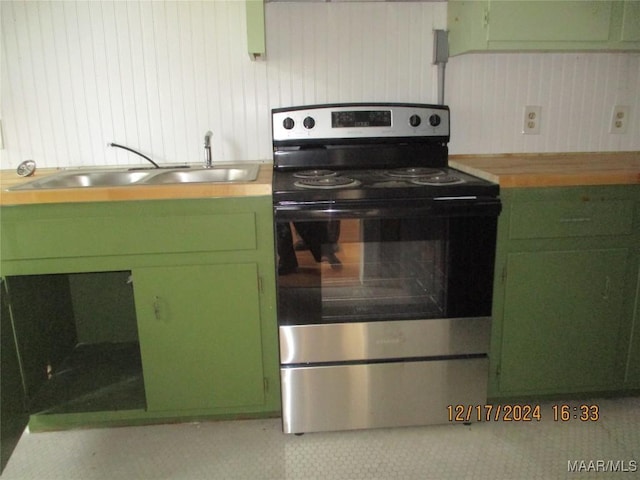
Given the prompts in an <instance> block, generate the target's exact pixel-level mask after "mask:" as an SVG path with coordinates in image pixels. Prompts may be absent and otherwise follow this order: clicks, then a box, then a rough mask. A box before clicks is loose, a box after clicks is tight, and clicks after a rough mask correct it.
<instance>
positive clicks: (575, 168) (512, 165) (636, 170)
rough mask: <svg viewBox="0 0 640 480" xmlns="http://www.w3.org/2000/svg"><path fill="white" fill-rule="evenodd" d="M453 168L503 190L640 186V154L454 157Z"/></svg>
mask: <svg viewBox="0 0 640 480" xmlns="http://www.w3.org/2000/svg"><path fill="white" fill-rule="evenodd" d="M449 166H451V167H453V168H457V169H459V170H462V171H463V172H466V173H469V174H471V175H475V176H477V177H480V178H484V179H485V180H489V181H492V182H496V183H499V184H500V186H501V187H503V188H513V187H561V186H579V185H633V184H635V185H638V184H640V152H599V153H555V154H549V153H541V154H505V155H450V156H449Z"/></svg>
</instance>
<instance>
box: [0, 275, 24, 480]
mask: <svg viewBox="0 0 640 480" xmlns="http://www.w3.org/2000/svg"><path fill="white" fill-rule="evenodd" d="M0 322H1V324H0V340H1V341H2V343H1V345H0V356H1V357H2V368H0V382H1V383H0V474H1V473H2V471H3V470H4V467H5V465H6V464H7V461H8V460H9V457H10V456H11V453H12V452H13V449H14V448H15V446H16V444H17V443H18V440H19V439H20V436H21V435H22V431H23V430H24V428H25V427H26V426H27V420H28V414H27V408H26V405H25V393H24V387H23V384H22V377H21V375H20V365H19V364H18V351H17V349H16V344H15V339H14V336H13V326H12V322H11V312H10V310H9V304H8V302H7V292H6V289H5V282H4V281H0Z"/></svg>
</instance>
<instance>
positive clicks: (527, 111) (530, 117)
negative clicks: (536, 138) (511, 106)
mask: <svg viewBox="0 0 640 480" xmlns="http://www.w3.org/2000/svg"><path fill="white" fill-rule="evenodd" d="M541 111H542V107H540V106H539V105H527V106H526V107H524V121H523V124H522V133H524V134H526V135H539V134H540V113H541Z"/></svg>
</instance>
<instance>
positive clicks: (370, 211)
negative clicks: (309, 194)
mask: <svg viewBox="0 0 640 480" xmlns="http://www.w3.org/2000/svg"><path fill="white" fill-rule="evenodd" d="M501 208H502V207H501V203H500V199H499V198H479V197H436V198H433V199H428V200H419V201H417V202H416V201H415V200H414V199H406V200H401V201H398V200H392V201H386V202H385V201H373V202H366V203H363V202H339V203H336V202H281V203H279V204H277V205H275V206H274V213H275V218H276V221H292V220H334V219H340V218H413V217H426V216H431V217H480V216H488V217H497V216H498V215H499V214H500V210H501Z"/></svg>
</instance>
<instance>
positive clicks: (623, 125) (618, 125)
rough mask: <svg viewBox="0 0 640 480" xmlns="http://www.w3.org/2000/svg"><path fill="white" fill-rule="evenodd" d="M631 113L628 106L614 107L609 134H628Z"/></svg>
mask: <svg viewBox="0 0 640 480" xmlns="http://www.w3.org/2000/svg"><path fill="white" fill-rule="evenodd" d="M629 111H630V109H629V107H628V106H627V105H615V106H614V107H613V110H612V111H611V123H610V126H609V133H627V126H628V125H629Z"/></svg>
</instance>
